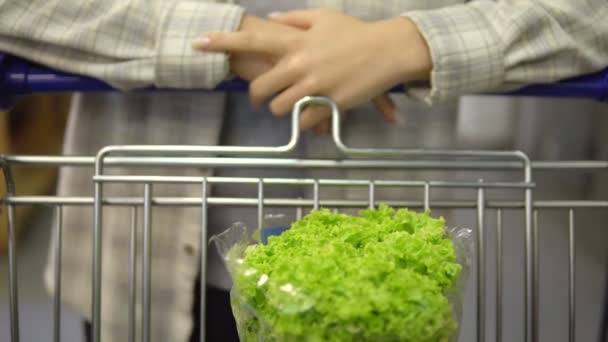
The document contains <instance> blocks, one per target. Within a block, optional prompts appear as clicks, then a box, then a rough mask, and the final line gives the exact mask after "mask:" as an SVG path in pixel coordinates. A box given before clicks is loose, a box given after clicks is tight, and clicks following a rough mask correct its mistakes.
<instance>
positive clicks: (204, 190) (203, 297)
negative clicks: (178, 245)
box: [199, 178, 208, 342]
mask: <svg viewBox="0 0 608 342" xmlns="http://www.w3.org/2000/svg"><path fill="white" fill-rule="evenodd" d="M207 196H208V186H207V178H205V179H203V184H202V188H201V237H200V238H201V241H200V244H201V269H200V274H201V288H200V289H199V291H200V298H201V307H200V322H199V324H200V341H201V342H202V341H204V339H205V331H206V327H205V318H206V314H207V312H206V310H205V308H206V306H207V305H206V304H207V296H206V292H205V286H207V226H208V217H207Z"/></svg>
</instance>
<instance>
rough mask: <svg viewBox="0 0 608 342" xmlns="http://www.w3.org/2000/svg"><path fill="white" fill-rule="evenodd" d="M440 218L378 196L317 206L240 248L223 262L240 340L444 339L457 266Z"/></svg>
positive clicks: (451, 328)
mask: <svg viewBox="0 0 608 342" xmlns="http://www.w3.org/2000/svg"><path fill="white" fill-rule="evenodd" d="M444 226H445V221H444V220H443V218H439V219H435V218H433V217H431V216H430V212H428V211H427V212H425V213H416V212H414V211H409V210H406V209H400V210H394V209H392V208H390V207H388V206H385V205H382V206H380V207H379V208H378V209H368V210H362V211H361V212H360V213H359V216H350V215H345V214H334V213H331V212H330V211H328V210H324V209H322V210H317V211H314V212H312V213H310V214H309V215H307V216H306V217H304V218H303V219H302V220H299V221H297V222H295V223H294V224H293V225H292V227H291V229H289V230H287V231H285V232H284V233H282V234H281V235H280V236H273V237H270V238H269V240H268V243H267V244H266V245H261V244H257V245H252V246H248V247H247V248H245V249H243V248H240V249H239V254H240V256H239V258H238V262H237V264H238V267H232V268H231V272H232V276H233V279H234V287H233V292H232V306H233V313H234V315H235V318H236V320H237V324H238V328H239V335H240V337H241V341H412V342H413V341H415V342H425V341H433V342H436V341H448V340H450V339H452V338H453V337H454V335H455V334H456V332H457V323H456V321H455V319H454V315H453V310H452V305H451V303H450V302H449V300H448V295H449V293H450V290H452V289H453V286H454V284H455V282H456V281H457V278H458V275H459V273H460V271H461V266H460V265H459V264H458V263H457V262H456V255H455V250H454V245H453V243H452V242H451V241H450V239H449V238H448V237H447V236H446V234H445V230H444ZM241 247H242V246H241ZM235 260H237V259H236V258H235Z"/></svg>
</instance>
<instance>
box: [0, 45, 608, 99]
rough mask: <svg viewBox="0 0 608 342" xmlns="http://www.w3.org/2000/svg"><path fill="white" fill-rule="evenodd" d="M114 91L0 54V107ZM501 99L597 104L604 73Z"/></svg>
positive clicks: (606, 91)
mask: <svg viewBox="0 0 608 342" xmlns="http://www.w3.org/2000/svg"><path fill="white" fill-rule="evenodd" d="M247 89H248V84H247V83H246V82H244V81H242V80H232V81H226V82H223V83H221V84H220V85H219V86H218V87H217V88H215V89H213V91H220V92H241V91H247ZM115 90H116V89H114V88H112V87H111V86H110V85H108V84H107V83H104V82H102V81H99V80H96V79H92V78H89V77H84V76H78V75H73V74H69V73H64V72H60V71H57V70H53V69H49V68H46V67H43V66H40V65H36V64H33V63H30V62H28V61H26V60H23V59H20V58H16V57H13V56H10V55H6V54H2V53H0V106H2V105H3V101H6V99H11V98H13V97H15V96H21V95H27V94H32V93H54V92H99V91H115ZM154 90H159V89H155V88H145V89H140V91H154ZM162 90H168V89H162ZM207 91H209V90H207ZM403 91H404V88H403V87H401V86H400V87H396V88H394V89H392V90H391V92H403ZM501 95H508V96H536V97H570V98H589V99H594V100H597V101H608V69H605V70H603V71H601V72H598V73H595V74H592V75H585V76H582V77H576V78H572V79H568V80H565V81H562V82H558V83H553V84H539V85H531V86H527V87H524V88H522V89H519V90H517V91H514V92H510V93H507V94H501Z"/></svg>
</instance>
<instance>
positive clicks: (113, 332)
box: [0, 0, 608, 342]
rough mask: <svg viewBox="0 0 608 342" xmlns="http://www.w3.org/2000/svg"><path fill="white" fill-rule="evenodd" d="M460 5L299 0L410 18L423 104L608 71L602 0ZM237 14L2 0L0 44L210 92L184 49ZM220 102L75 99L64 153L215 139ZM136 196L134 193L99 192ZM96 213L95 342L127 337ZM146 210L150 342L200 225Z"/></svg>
mask: <svg viewBox="0 0 608 342" xmlns="http://www.w3.org/2000/svg"><path fill="white" fill-rule="evenodd" d="M251 2H252V3H253V2H256V3H258V2H257V1H253V0H252V1H251ZM271 2H272V1H262V0H260V1H259V3H267V5H266V6H267V7H268V11H269V12H270V11H272V10H275V9H276V8H273V6H272V4H271ZM461 2H462V1H455V0H445V1H442V0H385V1H374V0H308V1H307V5H308V6H309V7H318V6H329V7H335V8H338V9H340V10H342V11H345V12H347V13H349V14H352V15H356V16H359V17H363V18H366V19H381V18H386V17H390V16H396V15H400V14H404V15H407V16H409V17H410V18H412V19H413V20H414V21H415V22H416V23H417V25H418V26H419V28H420V29H421V31H422V33H423V35H424V36H425V37H426V38H427V40H428V43H429V46H430V48H431V52H432V56H433V62H434V70H433V75H432V82H431V85H432V88H431V89H430V90H428V91H427V92H426V93H425V96H426V98H427V100H428V101H431V102H434V101H442V100H447V99H451V98H455V97H457V96H459V95H462V94H465V93H470V92H478V91H486V90H491V89H496V88H500V87H504V86H510V85H511V84H512V83H517V84H519V83H527V82H537V81H552V80H556V79H559V78H564V77H568V76H572V75H575V74H581V73H587V72H591V71H594V70H597V69H599V68H602V67H603V66H605V65H607V64H608V24H607V22H606V20H605V18H606V16H607V15H608V2H606V1H605V0H576V1H572V0H528V1H526V0H503V1H497V2H493V1H487V0H479V1H473V2H470V3H467V4H465V5H462V4H459V3H461ZM244 5H245V6H247V4H244ZM436 8H440V9H436ZM242 12H243V11H242V9H241V7H239V6H237V5H234V4H229V3H228V1H226V2H222V1H215V2H211V1H209V2H205V1H194V0H192V1H177V0H130V1H129V0H122V1H121V0H108V1H101V0H100V1H92V0H85V1H83V0H29V1H23V0H0V50H2V51H7V52H11V53H14V54H17V55H22V56H26V57H27V58H29V59H31V60H35V61H38V62H40V63H44V64H47V65H51V66H53V67H56V68H59V69H63V70H67V71H72V72H76V73H81V74H84V75H89V76H93V77H97V78H100V79H103V80H106V81H108V82H111V83H112V84H114V85H116V86H119V87H122V88H132V87H140V86H146V85H157V86H163V87H175V88H192V87H211V86H214V85H215V84H217V83H218V82H220V81H221V80H222V79H223V78H224V77H225V76H226V73H227V69H228V68H227V66H228V65H227V62H226V58H225V57H224V56H223V55H221V54H198V53H194V52H192V50H191V49H190V41H191V40H192V39H193V38H195V37H197V36H200V35H202V34H204V33H205V32H210V31H220V30H234V29H235V27H237V25H238V23H239V20H240V17H241V15H242ZM224 102H225V97H224V96H223V95H221V94H196V95H187V94H180V95H177V94H153V95H147V94H141V95H131V96H121V95H119V94H115V95H103V96H79V97H77V100H76V102H75V105H74V107H73V113H72V117H71V119H70V124H69V127H68V137H67V140H66V149H65V151H66V153H68V154H87V155H90V154H92V153H94V152H96V151H97V149H98V148H100V147H102V146H104V145H108V144H133V143H137V144H146V143H155V144H200V145H210V144H215V143H217V139H218V135H219V131H220V128H221V122H222V115H223V114H224V110H225V103H224ZM369 137H370V138H373V137H372V136H371V135H370V136H369ZM313 148H314V147H313ZM148 171H149V172H153V173H158V172H165V171H163V170H148ZM116 172H125V170H116ZM180 172H182V173H179V174H189V175H203V174H206V172H205V171H203V170H200V171H188V173H186V171H180ZM138 173H141V171H139V172H138ZM171 174H176V170H171ZM91 187H92V185H91V181H90V170H88V171H87V172H77V171H76V170H70V171H66V172H64V173H63V174H62V177H61V181H60V187H59V194H60V195H87V196H88V195H90V193H91V192H90V190H91ZM196 191H197V190H196V189H180V188H163V187H159V188H155V192H154V193H155V195H159V196H197V195H198V194H195V193H192V194H191V192H196ZM141 193H142V189H141V187H116V188H109V189H108V190H107V191H106V194H107V195H111V194H115V195H141ZM105 213H106V215H107V217H104V219H105V221H104V222H105V224H104V227H105V231H104V240H103V241H104V260H103V265H104V270H103V271H104V273H103V275H104V278H103V310H102V336H103V339H104V341H124V340H126V337H125V336H126V332H127V319H126V311H127V309H126V303H127V300H126V298H127V297H126V296H127V293H128V292H127V291H126V287H127V283H126V279H127V278H126V274H127V272H128V269H127V266H126V265H127V262H126V260H128V258H127V256H128V225H129V217H130V213H129V212H128V210H126V209H115V210H114V209H113V210H106V211H105ZM64 214H65V217H64V223H65V225H64V233H63V239H64V241H63V249H64V250H63V260H62V261H63V270H62V271H63V286H64V287H63V301H64V302H65V303H67V304H69V305H72V306H74V307H76V308H77V309H78V310H79V311H80V312H81V313H82V314H83V315H85V317H89V315H90V284H91V283H90V276H91V270H90V266H91V250H90V246H91V232H90V227H91V222H92V218H91V212H90V211H87V210H83V208H74V209H70V208H66V209H65V212H64ZM154 215H155V217H154V220H155V230H154V237H153V239H154V247H153V263H154V265H155V266H154V267H155V269H156V270H161V272H157V273H156V275H157V276H153V285H152V286H153V288H152V291H153V293H154V294H155V299H154V300H155V302H154V306H155V307H161V308H162V310H154V311H153V317H152V320H153V324H152V328H153V333H152V336H153V340H154V341H178V342H179V341H185V340H187V337H188V336H189V333H190V329H191V327H192V322H191V317H190V308H191V305H192V291H193V285H194V284H193V283H194V279H195V276H196V272H197V267H198V260H199V253H200V249H199V246H198V244H197V242H196V241H198V240H197V237H198V234H197V228H198V223H199V221H198V220H199V217H198V214H197V211H196V210H194V211H192V212H189V211H188V210H186V209H176V208H173V209H171V210H170V211H165V212H163V211H162V210H159V211H155V214H154ZM183 246H188V247H189V248H186V249H184V248H183ZM52 251H53V250H52V249H51V255H52ZM139 269H141V268H139ZM53 271H54V269H53V260H52V258H50V260H49V267H48V270H47V273H46V275H45V280H46V283H47V284H48V286H49V289H50V291H53V289H52V283H53V282H52V277H53ZM140 293H141V292H140ZM139 314H140V313H139V312H138V315H139ZM139 321H140V320H139V319H138V322H139Z"/></svg>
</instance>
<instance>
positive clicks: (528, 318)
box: [524, 189, 535, 342]
mask: <svg viewBox="0 0 608 342" xmlns="http://www.w3.org/2000/svg"><path fill="white" fill-rule="evenodd" d="M532 209H533V202H532V189H527V190H526V192H525V203H524V224H525V227H524V234H525V242H524V248H525V253H524V341H526V342H532V341H533V331H534V326H535V322H534V321H533V318H532V315H533V312H534V300H533V298H534V295H533V283H534V278H533V276H532V275H533V273H534V272H533V271H534V267H533V262H532V260H533V257H532V255H533V243H532V235H533V234H532Z"/></svg>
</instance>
